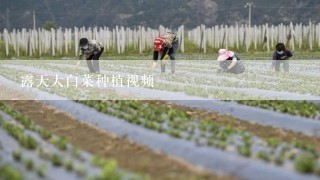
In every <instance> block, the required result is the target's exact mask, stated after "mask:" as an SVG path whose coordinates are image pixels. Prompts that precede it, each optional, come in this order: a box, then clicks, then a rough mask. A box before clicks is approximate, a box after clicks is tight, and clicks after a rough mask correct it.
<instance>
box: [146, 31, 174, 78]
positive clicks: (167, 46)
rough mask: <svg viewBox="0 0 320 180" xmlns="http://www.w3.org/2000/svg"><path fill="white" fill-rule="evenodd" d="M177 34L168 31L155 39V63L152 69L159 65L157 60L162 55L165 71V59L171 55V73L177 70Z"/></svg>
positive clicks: (163, 69) (162, 67) (162, 68)
mask: <svg viewBox="0 0 320 180" xmlns="http://www.w3.org/2000/svg"><path fill="white" fill-rule="evenodd" d="M178 44H179V41H178V38H177V34H175V33H171V32H167V33H165V34H164V35H162V36H159V37H157V38H156V39H155V40H154V52H153V60H154V62H153V64H152V67H151V69H154V68H155V67H156V65H157V60H158V58H159V55H160V60H161V72H165V59H166V58H167V57H168V56H169V57H170V60H171V73H174V72H175V53H176V50H177V49H178Z"/></svg>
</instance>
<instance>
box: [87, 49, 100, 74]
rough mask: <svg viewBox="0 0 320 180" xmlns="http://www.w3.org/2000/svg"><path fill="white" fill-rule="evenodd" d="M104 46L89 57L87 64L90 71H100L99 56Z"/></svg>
mask: <svg viewBox="0 0 320 180" xmlns="http://www.w3.org/2000/svg"><path fill="white" fill-rule="evenodd" d="M103 50H104V48H101V51H99V52H98V53H97V54H92V55H91V56H90V57H89V58H87V65H88V68H89V71H90V73H99V72H100V66H99V58H100V56H101V54H102V52H103Z"/></svg>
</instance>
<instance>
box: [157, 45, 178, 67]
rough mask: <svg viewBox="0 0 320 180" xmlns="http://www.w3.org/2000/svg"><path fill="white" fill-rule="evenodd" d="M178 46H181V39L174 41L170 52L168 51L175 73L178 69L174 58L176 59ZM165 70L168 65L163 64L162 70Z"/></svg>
mask: <svg viewBox="0 0 320 180" xmlns="http://www.w3.org/2000/svg"><path fill="white" fill-rule="evenodd" d="M178 46H179V41H176V42H174V43H172V47H171V48H170V49H169V52H168V55H169V57H170V61H171V73H174V72H175V69H176V63H175V61H174V60H175V59H176V57H175V55H176V51H177V49H178ZM165 71H166V65H165V64H161V72H165Z"/></svg>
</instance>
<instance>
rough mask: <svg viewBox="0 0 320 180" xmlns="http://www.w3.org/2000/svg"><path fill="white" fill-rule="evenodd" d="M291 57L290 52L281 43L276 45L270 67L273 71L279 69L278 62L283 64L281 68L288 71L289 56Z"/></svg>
mask: <svg viewBox="0 0 320 180" xmlns="http://www.w3.org/2000/svg"><path fill="white" fill-rule="evenodd" d="M290 57H292V52H291V51H290V50H288V49H286V47H285V45H284V44H283V43H278V44H277V45H276V51H274V53H273V57H272V59H273V61H272V67H273V68H274V69H275V71H280V64H283V69H284V71H286V72H289V58H290Z"/></svg>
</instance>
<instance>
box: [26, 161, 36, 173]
mask: <svg viewBox="0 0 320 180" xmlns="http://www.w3.org/2000/svg"><path fill="white" fill-rule="evenodd" d="M24 166H25V167H26V168H27V169H28V170H29V171H32V170H33V169H34V163H33V161H32V160H31V159H27V160H25V161H24Z"/></svg>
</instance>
